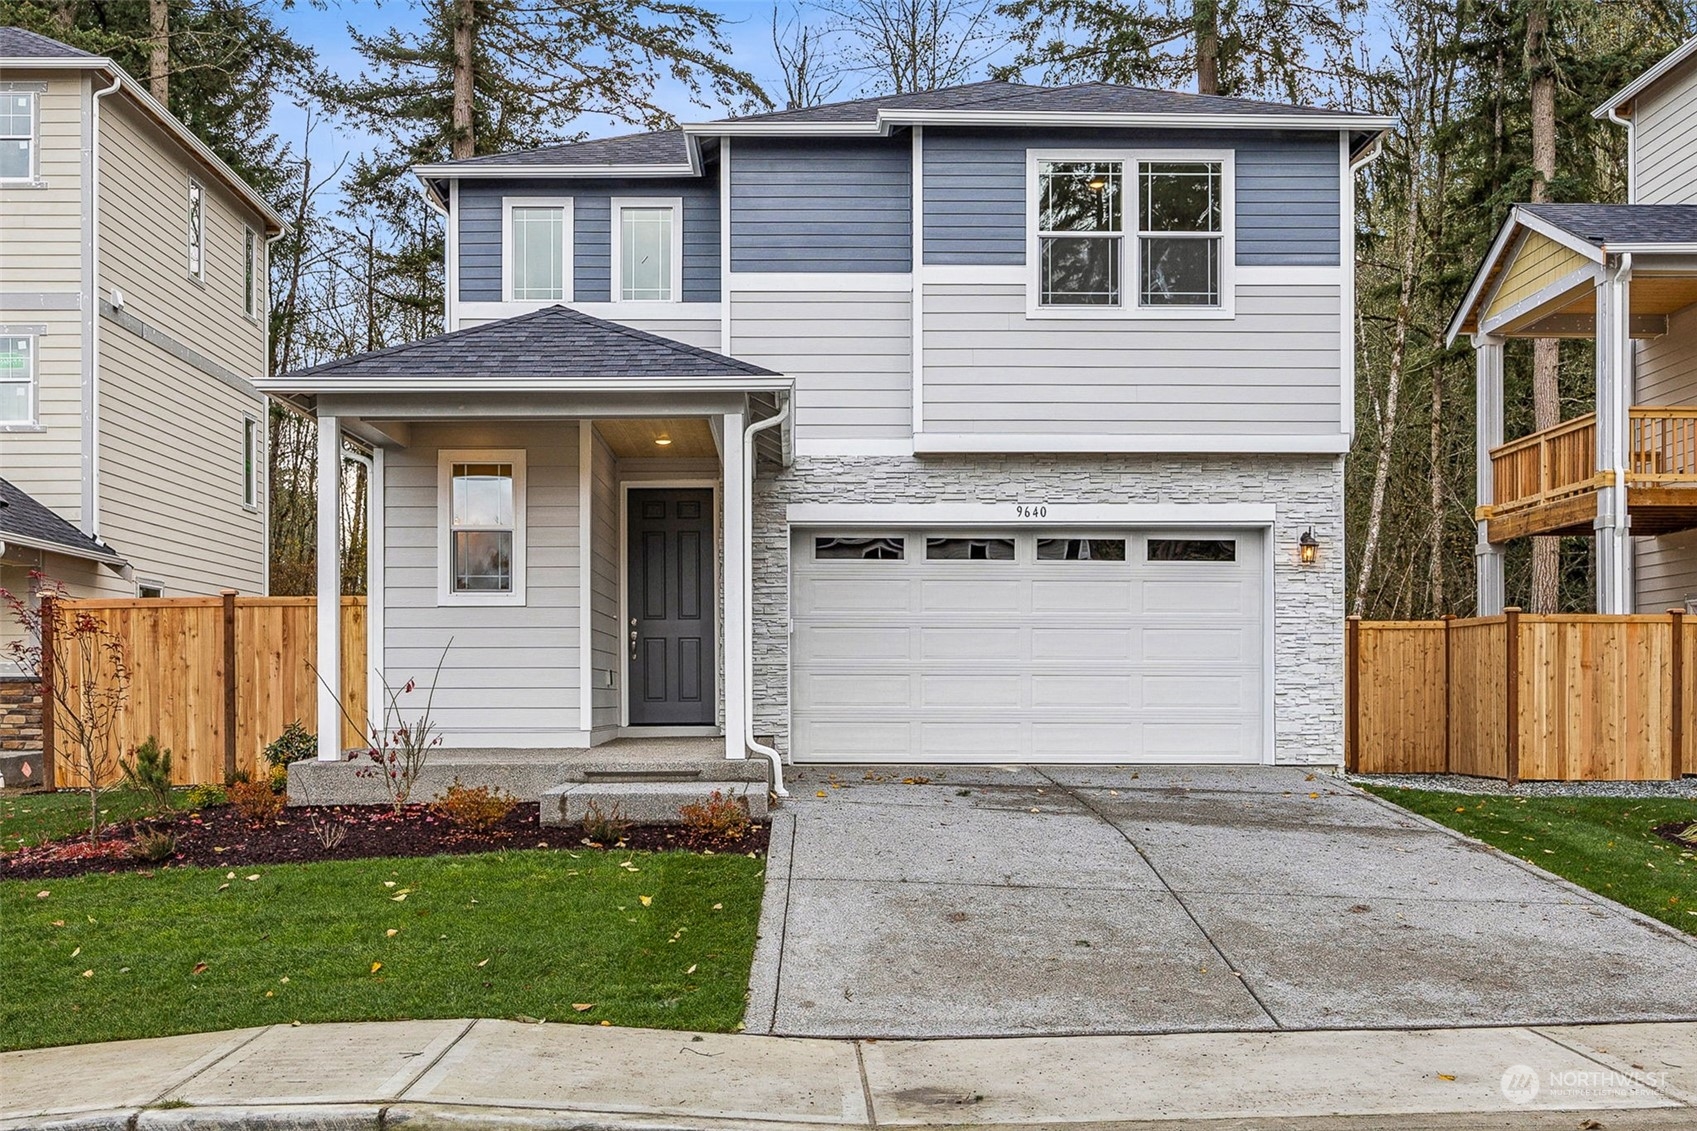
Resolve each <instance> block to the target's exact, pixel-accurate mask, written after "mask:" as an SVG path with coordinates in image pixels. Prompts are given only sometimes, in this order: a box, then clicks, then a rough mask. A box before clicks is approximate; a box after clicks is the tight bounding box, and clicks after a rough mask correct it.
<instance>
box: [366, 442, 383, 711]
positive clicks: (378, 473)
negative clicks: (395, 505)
mask: <svg viewBox="0 0 1697 1131" xmlns="http://www.w3.org/2000/svg"><path fill="white" fill-rule="evenodd" d="M384 483H385V471H384V455H383V446H382V445H381V444H379V445H377V446H375V447H373V448H372V449H371V467H370V476H369V480H368V482H367V484H366V510H365V513H366V516H367V518H368V520H369V521H370V523H371V530H370V532H369V533H367V534H366V536H365V537H366V542H365V572H366V582H365V672H366V674H365V679H366V684H365V687H366V694H365V702H366V711H367V713H368V714H369V715H370V721H371V729H372V731H374V732H375V731H380V730H381V729H382V728H383V680H384V678H385V676H386V675H387V672H388V667H389V665H388V663H387V649H388V640H387V638H386V636H385V634H384V619H385V618H384V615H383V614H384V610H385V609H386V608H387V607H388V598H389V593H388V590H387V588H386V586H387V585H388V577H387V575H386V573H385V570H384V555H385V552H386V548H387V546H388V527H387V526H386V525H385V523H387V521H388V519H387V517H386V515H385V513H384V505H383V504H384V498H383V492H384Z"/></svg>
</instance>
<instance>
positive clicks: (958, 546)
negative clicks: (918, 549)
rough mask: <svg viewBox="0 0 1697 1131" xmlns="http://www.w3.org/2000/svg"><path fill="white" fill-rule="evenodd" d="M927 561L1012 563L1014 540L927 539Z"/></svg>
mask: <svg viewBox="0 0 1697 1131" xmlns="http://www.w3.org/2000/svg"><path fill="white" fill-rule="evenodd" d="M925 560H926V561H932V562H1011V561H1013V560H1014V540H1013V539H1012V538H927V539H925Z"/></svg>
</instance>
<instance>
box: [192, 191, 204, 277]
mask: <svg viewBox="0 0 1697 1131" xmlns="http://www.w3.org/2000/svg"><path fill="white" fill-rule="evenodd" d="M188 206H189V208H188V233H187V235H188V269H189V278H191V279H193V280H194V281H195V282H197V283H204V282H206V186H204V185H202V184H201V183H200V182H199V181H197V180H195V179H194V178H193V177H190V178H189V193H188Z"/></svg>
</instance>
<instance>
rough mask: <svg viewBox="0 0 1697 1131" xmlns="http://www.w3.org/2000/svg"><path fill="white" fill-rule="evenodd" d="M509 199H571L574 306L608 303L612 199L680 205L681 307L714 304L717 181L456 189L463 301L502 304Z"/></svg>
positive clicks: (494, 184)
mask: <svg viewBox="0 0 1697 1131" xmlns="http://www.w3.org/2000/svg"><path fill="white" fill-rule="evenodd" d="M507 196H569V197H571V198H572V300H573V301H574V302H607V301H609V300H610V299H611V297H612V290H611V288H612V254H613V245H612V215H613V197H615V196H676V197H682V198H683V226H684V230H683V245H684V264H683V266H684V270H683V276H684V287H683V300H684V301H685V302H718V301H719V179H718V171H717V168H716V167H709V168H708V170H707V173H706V175H705V176H704V177H702V178H701V179H699V180H669V179H668V180H645V179H622V180H615V179H602V180H581V179H576V178H574V179H570V180H541V179H538V180H533V181H532V180H524V181H470V180H467V181H461V182H460V217H459V222H460V299H461V300H462V301H464V302H499V301H500V300H501V200H502V198H503V197H507Z"/></svg>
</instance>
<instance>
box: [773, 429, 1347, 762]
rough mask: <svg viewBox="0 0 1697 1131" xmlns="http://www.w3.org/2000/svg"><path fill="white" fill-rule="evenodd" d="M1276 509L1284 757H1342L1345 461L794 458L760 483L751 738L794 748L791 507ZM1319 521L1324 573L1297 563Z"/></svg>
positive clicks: (1278, 689) (1279, 753) (1277, 749)
mask: <svg viewBox="0 0 1697 1131" xmlns="http://www.w3.org/2000/svg"><path fill="white" fill-rule="evenodd" d="M1033 499H1042V500H1045V501H1050V502H1066V503H1093V504H1104V503H1145V504H1172V503H1273V504H1275V505H1276V506H1277V508H1278V519H1277V522H1276V525H1275V527H1274V529H1273V533H1272V544H1271V546H1270V547H1269V548H1268V552H1269V553H1270V554H1271V555H1272V558H1273V610H1272V615H1273V622H1274V629H1273V631H1274V641H1273V655H1274V673H1273V726H1274V757H1275V760H1276V761H1278V762H1280V763H1283V764H1297V765H1300V764H1312V763H1330V764H1340V763H1341V762H1342V761H1343V706H1344V704H1343V627H1344V569H1343V564H1344V563H1343V535H1344V527H1343V459H1342V457H1341V456H1325V455H1320V456H1278V455H1244V456H1152V455H1125V456H1111V455H1099V456H1071V455H1064V456H1060V455H1058V456H1027V455H1020V456H1013V455H1010V456H950V457H927V458H925V459H919V458H915V457H906V458H904V457H900V456H831V457H818V456H815V457H804V456H798V457H797V458H796V461H795V466H794V467H791V468H787V469H783V470H781V471H778V472H777V473H776V474H774V472H773V470H772V469H771V468H769V467H766V466H765V465H762V468H761V474H760V477H759V479H758V480H757V481H756V483H755V488H754V540H755V541H754V607H755V610H756V617H755V624H754V686H755V732H756V733H757V734H758V735H761V736H770V737H772V738H774V739H775V740H776V742H777V748H778V749H779V750H780V751H783V752H785V753H788V751H789V726H788V710H787V708H788V696H789V675H788V650H789V551H790V545H789V530H788V527H787V525H786V522H785V508H787V507H788V506H789V505H790V504H792V503H861V504H865V503H1003V504H1012V503H1017V502H1030V501H1032V500H1033ZM1310 526H1312V527H1313V529H1314V535H1315V537H1317V538H1318V539H1319V540H1320V544H1321V552H1320V562H1319V564H1318V565H1316V566H1313V567H1310V568H1304V567H1302V566H1299V565H1298V564H1297V562H1296V540H1297V539H1298V538H1299V537H1301V535H1302V532H1303V531H1304V530H1307V529H1308V528H1309V527H1310Z"/></svg>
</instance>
